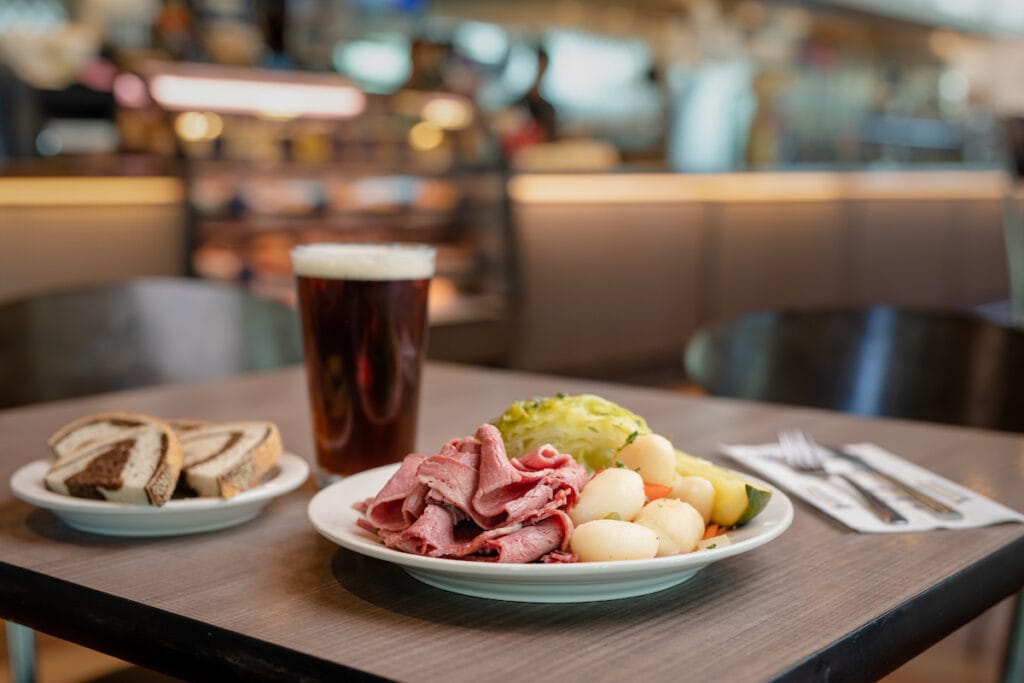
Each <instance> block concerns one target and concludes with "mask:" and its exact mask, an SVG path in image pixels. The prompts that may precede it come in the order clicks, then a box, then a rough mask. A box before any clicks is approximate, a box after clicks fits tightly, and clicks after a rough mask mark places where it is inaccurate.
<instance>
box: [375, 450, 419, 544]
mask: <svg viewBox="0 0 1024 683" xmlns="http://www.w3.org/2000/svg"><path fill="white" fill-rule="evenodd" d="M426 459H427V456H425V455H418V454H415V453H413V454H411V455H407V456H405V460H403V461H402V464H401V466H400V467H399V468H398V471H397V472H395V473H394V474H393V475H392V476H391V478H390V479H388V481H387V483H386V484H384V488H382V489H381V490H380V493H378V494H377V495H376V496H375V497H374V498H373V500H371V501H369V502H368V503H366V518H367V519H368V520H369V521H370V523H371V524H373V525H374V526H375V527H377V528H378V529H384V530H387V531H395V530H398V529H404V528H405V527H407V526H409V525H410V524H412V522H413V521H414V520H415V517H410V516H409V515H407V514H405V512H404V511H403V507H404V505H405V500H406V498H408V497H409V495H410V494H412V493H414V492H415V491H416V489H418V488H419V487H420V481H419V479H417V478H416V470H418V469H419V466H420V464H421V463H423V461H424V460H426Z"/></svg>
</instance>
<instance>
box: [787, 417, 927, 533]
mask: <svg viewBox="0 0 1024 683" xmlns="http://www.w3.org/2000/svg"><path fill="white" fill-rule="evenodd" d="M779 446H781V447H782V460H783V462H785V463H786V465H787V466H789V468H790V469H792V470H795V471H797V472H801V473H803V474H810V475H812V476H814V477H818V478H819V479H822V480H825V481H828V480H829V479H832V478H833V477H835V478H836V479H841V480H843V481H844V482H846V483H847V484H848V485H849V486H850V487H851V488H853V490H855V491H856V492H857V493H858V494H860V496H861V498H863V499H864V502H865V507H867V509H868V510H870V511H871V512H872V513H873V514H874V515H875V516H876V517H878V518H879V519H880V520H882V521H883V522H885V523H887V524H906V523H907V518H906V517H904V516H903V515H901V514H900V513H899V512H897V511H896V510H895V509H893V508H892V506H890V505H889V504H888V503H886V502H885V501H884V500H882V499H881V498H879V497H878V496H877V495H875V494H874V493H872V492H871V491H869V490H868V489H866V488H864V487H863V486H861V485H860V484H858V483H857V482H856V481H854V479H853V478H852V477H849V476H847V475H845V474H843V473H841V472H829V471H828V470H827V469H825V462H824V459H823V458H822V456H821V452H820V451H819V449H818V444H817V443H815V441H814V439H813V438H811V436H810V434H807V433H806V432H803V431H801V430H799V429H784V430H782V431H780V432H779Z"/></svg>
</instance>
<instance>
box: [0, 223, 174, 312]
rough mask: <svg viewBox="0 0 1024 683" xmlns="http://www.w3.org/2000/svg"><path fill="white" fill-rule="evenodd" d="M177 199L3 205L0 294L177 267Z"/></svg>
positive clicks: (11, 296) (18, 293) (7, 295)
mask: <svg viewBox="0 0 1024 683" xmlns="http://www.w3.org/2000/svg"><path fill="white" fill-rule="evenodd" d="M184 248H185V213H184V209H183V208H182V207H181V206H179V205H174V204H167V205H142V206H58V207H45V206H29V207H21V206H3V207H0V302H2V301H8V300H11V299H14V298H18V297H21V296H26V295H29V294H32V293H34V292H39V291H44V290H51V289H60V288H64V287H72V286H76V285H83V284H92V283H101V282H111V281H115V280H123V279H126V278H131V277H138V276H143V275H180V274H182V273H183V268H184V262H185V257H184Z"/></svg>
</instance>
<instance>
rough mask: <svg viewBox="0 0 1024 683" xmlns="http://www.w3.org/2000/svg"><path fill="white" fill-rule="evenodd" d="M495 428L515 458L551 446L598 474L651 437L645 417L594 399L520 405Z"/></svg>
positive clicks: (559, 397) (563, 398) (582, 396)
mask: <svg viewBox="0 0 1024 683" xmlns="http://www.w3.org/2000/svg"><path fill="white" fill-rule="evenodd" d="M494 426H496V427H497V428H498V431H500V432H501V438H502V439H503V440H504V441H505V450H506V451H508V456H509V457H510V458H517V457H519V456H522V455H525V454H527V453H529V452H530V451H532V450H534V449H535V448H537V447H539V446H543V445H544V444H551V445H552V446H554V447H555V448H557V449H558V450H559V452H561V453H570V454H572V456H573V457H574V458H576V460H577V461H579V462H580V463H582V464H583V465H585V466H587V467H589V468H590V469H592V470H599V469H601V468H602V467H608V466H609V465H610V464H611V462H612V459H613V456H614V455H615V453H616V452H617V451H618V450H619V449H620V448H622V447H623V446H625V445H626V443H627V442H629V441H630V440H631V438H635V437H636V436H638V435H640V434H649V433H650V431H651V430H650V429H649V428H648V426H647V422H646V421H645V420H644V419H643V418H642V417H640V416H639V415H636V414H634V413H632V412H630V411H628V410H626V409H625V408H623V407H622V406H619V405H616V404H614V403H612V402H611V401H607V400H605V399H603V398H601V397H600V396H595V395H593V394H579V395H577V396H566V395H565V394H558V395H557V396H550V397H547V398H535V399H533V400H530V401H517V402H515V403H513V404H512V405H511V406H510V407H509V408H508V410H506V411H505V412H504V413H503V414H502V415H501V416H500V417H498V418H497V419H495V420H494Z"/></svg>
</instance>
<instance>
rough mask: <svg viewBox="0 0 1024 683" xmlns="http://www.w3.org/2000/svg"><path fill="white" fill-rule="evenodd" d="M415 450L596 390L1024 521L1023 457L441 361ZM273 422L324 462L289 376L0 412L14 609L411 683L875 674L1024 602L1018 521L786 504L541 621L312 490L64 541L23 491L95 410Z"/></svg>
mask: <svg viewBox="0 0 1024 683" xmlns="http://www.w3.org/2000/svg"><path fill="white" fill-rule="evenodd" d="M423 386H424V395H423V404H422V410H421V424H420V431H419V439H418V445H419V449H420V450H427V451H429V450H432V449H436V448H437V447H439V446H440V445H441V444H443V443H444V442H445V441H447V440H448V439H449V438H451V437H452V436H456V435H464V434H471V433H472V432H473V431H474V429H475V428H476V426H477V425H478V424H480V423H482V422H485V421H487V420H489V419H491V418H493V417H494V416H496V415H498V414H500V413H501V411H502V410H504V408H505V407H506V406H507V405H508V404H509V403H511V402H512V401H513V400H517V399H521V398H529V397H533V396H539V395H550V394H553V393H556V392H558V391H566V392H570V393H576V392H583V391H590V392H595V393H600V394H601V395H603V396H605V397H607V398H609V399H611V400H614V401H617V402H619V403H622V404H623V405H625V406H627V407H629V408H630V409H632V410H634V411H635V412H637V413H639V414H641V415H643V416H645V417H646V418H647V421H648V423H649V424H650V425H651V427H652V429H654V430H655V431H657V432H660V433H662V434H664V435H666V436H667V437H669V438H670V439H671V440H672V441H673V442H675V443H676V445H677V446H679V447H681V448H683V449H684V450H687V451H689V452H690V453H693V454H694V455H698V456H701V457H705V458H709V459H712V460H716V461H719V462H722V459H721V458H720V456H718V455H717V454H716V445H717V444H720V443H762V442H765V441H769V440H771V439H773V438H774V435H775V433H776V431H777V430H778V429H780V428H783V427H802V428H806V429H809V430H811V431H813V432H814V434H815V435H816V436H817V437H819V438H820V439H821V440H822V441H824V442H842V441H874V442H876V443H878V444H881V445H883V446H884V447H886V448H888V449H890V450H892V451H894V452H896V453H899V454H901V455H902V456H904V457H906V458H908V459H909V460H912V461H914V462H917V463H919V464H921V465H924V466H926V467H928V468H930V469H932V470H934V471H935V472H937V473H939V474H941V475H943V476H945V477H948V478H950V479H953V480H956V481H959V482H962V483H963V484H965V485H967V486H968V487H970V488H972V489H974V490H975V491H978V492H980V493H982V494H984V495H987V496H990V497H991V498H993V499H995V500H997V501H999V502H1002V503H1004V504H1006V505H1009V506H1011V507H1014V508H1017V509H1021V508H1022V507H1024V505H1022V503H1024V451H1022V446H1024V441H1022V440H1021V439H1020V438H1018V437H1016V436H1013V435H1007V434H999V433H993V432H986V431H981V430H972V429H961V428H955V427H946V426H936V425H925V424H920V423H912V422H903V421H896V420H881V419H865V418H857V417H852V416H847V415H840V414H836V413H829V412H824V411H816V410H809V409H797V408H787V407H779V406H766V405H763V404H755V403H746V402H740V401H729V400H721V399H709V398H703V397H694V396H687V395H681V394H676V393H668V392H663V391H656V390H651V389H643V388H636V387H626V386H617V385H609V384H600V383H595V382H588V381H581V380H570V379H565V378H557V377H545V376H538V375H527V374H522V373H510V372H503V371H494V370H484V369H479V368H467V367H459V366H454V365H442V364H436V363H435V364H430V365H429V366H428V367H427V369H426V372H425V377H424V385H423ZM112 409H126V410H137V411H143V412H150V413H153V414H156V415H161V416H165V417H196V418H206V419H214V420H217V419H224V420H227V419H270V420H274V421H276V422H277V423H278V424H279V425H280V427H281V432H282V435H283V437H284V441H285V444H286V447H287V448H288V449H289V450H291V451H293V452H296V453H298V454H300V455H302V456H304V457H306V458H308V459H309V460H310V461H312V459H313V449H312V439H311V434H310V420H309V413H308V410H307V407H306V396H305V386H304V380H303V376H302V374H301V373H300V371H299V369H298V368H290V369H287V370H283V371H274V372H270V373H263V374H254V375H246V376H241V377H237V378H231V379H228V380H223V381H218V382H214V383H208V384H198V385H176V386H166V387H159V388H153V389H146V390H140V391H131V392H125V393H120V394H109V395H103V396H98V397H91V398H87V399H78V400H74V401H65V402H59V403H51V404H44V405H39V406H28V407H23V408H18V409H13V410H8V411H4V412H0V616H3V617H5V618H10V619H14V620H17V621H21V622H22V623H26V624H28V625H30V626H33V627H35V628H38V629H40V630H44V631H47V632H50V633H54V634H55V635H58V636H62V637H66V638H69V639H72V640H76V641H79V642H82V643H83V644H85V645H89V646H91V647H95V648H97V649H101V650H104V651H107V652H110V653H111V654H114V655H117V656H121V657H124V658H127V659H130V660H132V661H136V662H138V663H141V664H145V665H148V666H152V667H154V668H158V669H161V670H163V671H166V672H168V673H172V674H177V675H180V676H183V677H187V678H204V677H205V678H220V679H222V680H223V679H229V678H234V679H241V678H252V677H258V678H266V679H273V678H278V679H288V680H298V679H303V678H307V679H318V678H319V679H322V678H327V677H337V676H338V675H342V674H348V675H349V676H355V675H356V674H359V675H361V676H363V677H367V678H375V677H380V678H386V679H395V680H405V681H413V680H415V681H463V680H473V681H491V680H493V681H499V680H500V681H513V680H529V681H547V680H559V681H561V680H564V679H565V678H566V676H568V677H569V678H570V679H571V680H591V681H605V680H614V681H620V680H627V679H635V680H670V679H671V680H682V679H685V680H727V681H730V682H733V683H741V682H743V681H763V680H775V679H778V680H787V679H788V680H807V679H813V680H825V679H828V680H843V681H845V680H872V679H875V678H877V677H878V676H880V675H882V674H884V673H886V672H887V671H890V670H892V669H894V668H895V667H897V666H899V665H900V664H901V663H903V662H904V661H906V660H908V659H910V658H911V657H913V656H914V655H916V654H917V653H918V652H920V651H922V650H923V649H925V648H927V647H928V646H929V645H931V644H932V643H934V642H936V641H937V640H939V639H940V638H941V637H943V636H944V635H946V634H947V633H949V632H951V631H952V630H954V629H955V628H957V627H958V626H960V625H962V624H963V623H966V622H967V621H969V620H970V619H971V618H973V617H974V616H976V615H977V614H979V613H981V612H982V611H984V610H985V609H986V608H988V607H990V606H991V605H993V604H995V603H996V602H998V601H999V600H1001V599H1002V598H1004V597H1006V596H1007V595H1010V594H1012V593H1013V592H1014V591H1016V590H1019V589H1021V588H1022V587H1024V525H1019V524H1005V525H999V526H993V527H987V528H983V529H976V530H959V531H933V532H927V533H913V534H894V535H885V536H878V535H874V536H869V535H861V534H856V533H853V532H851V531H848V530H846V529H844V528H842V527H840V526H838V525H836V524H835V523H833V522H831V521H829V520H827V519H826V518H825V517H824V516H822V515H820V514H818V513H816V512H815V511H814V510H813V509H811V508H810V507H808V506H806V505H804V504H803V503H802V502H800V501H798V500H796V499H794V505H795V508H796V511H795V512H796V514H795V518H794V521H793V525H792V526H791V527H790V529H789V530H788V531H786V533H784V534H783V535H782V536H781V537H779V538H778V539H776V540H775V541H773V542H771V543H769V544H767V545H765V546H763V547H761V548H759V549H757V550H755V551H752V552H750V553H746V554H743V555H741V556H737V557H734V558H731V559H729V560H725V561H722V562H720V563H717V564H714V565H712V566H711V567H709V568H707V569H706V570H704V571H702V572H701V573H699V574H697V576H696V577H694V578H693V579H692V580H690V581H688V582H687V583H685V584H682V585H680V586H677V587H675V588H672V589H669V590H666V591H662V592H659V593H655V594H652V595H648V596H643V597H639V598H631V599H625V600H615V601H606V602H596V603H586V604H573V605H547V604H517V603H508V602H501V601H491V600H485V599H479V598H470V597H464V596H460V595H456V594H452V593H447V592H444V591H441V590H438V589H435V588H431V587H428V586H426V585H423V584H421V583H419V582H417V581H415V580H414V579H412V578H411V577H409V576H407V575H406V574H405V573H404V572H403V571H402V570H400V569H398V568H397V567H395V566H393V565H390V564H388V563H385V562H381V561H378V560H372V559H368V558H364V557H362V556H359V555H357V554H355V553H352V552H349V551H347V550H343V549H340V548H338V547H337V546H335V545H333V544H332V543H330V542H329V541H327V540H325V539H323V538H321V537H320V536H319V535H318V534H317V533H316V532H315V531H314V530H313V528H312V527H311V526H310V524H309V522H308V520H307V518H306V505H307V503H308V501H309V499H310V497H311V496H312V495H313V494H314V493H315V488H314V486H313V484H312V483H311V482H307V484H306V485H305V486H304V487H303V488H301V489H300V490H298V491H296V492H294V493H292V494H290V495H288V496H285V497H283V498H281V499H279V500H277V501H275V502H274V503H272V504H271V505H270V506H269V507H268V508H267V509H266V510H265V511H264V513H263V514H262V515H261V516H260V517H259V518H257V519H256V520H254V521H252V522H250V523H248V524H245V525H243V526H240V527H236V528H234V529H227V530H223V531H218V532H211V533H206V534H199V535H193V536H183V537H177V538H164V539H118V538H108V537H103V536H96V535H91V534H87V533H82V532H78V531H75V530H73V529H70V528H69V527H67V526H65V525H63V524H62V523H61V522H60V521H59V520H58V519H57V518H56V517H55V516H54V515H53V514H51V513H50V512H48V511H45V510H39V509H35V508H33V507H32V506H30V505H28V504H25V503H23V502H21V501H19V500H17V499H15V498H14V496H13V494H12V493H11V490H10V486H9V484H8V482H9V479H10V476H11V474H12V473H13V472H14V471H15V469H17V468H18V467H19V466H21V465H22V464H24V463H26V462H29V461H31V460H35V459H38V458H40V457H45V439H46V436H47V435H48V434H50V433H51V432H53V431H54V430H55V429H57V428H58V427H59V426H61V425H62V424H64V423H65V422H67V421H69V420H71V419H73V418H75V417H78V416H81V415H84V414H88V413H93V412H99V411H103V410H112Z"/></svg>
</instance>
